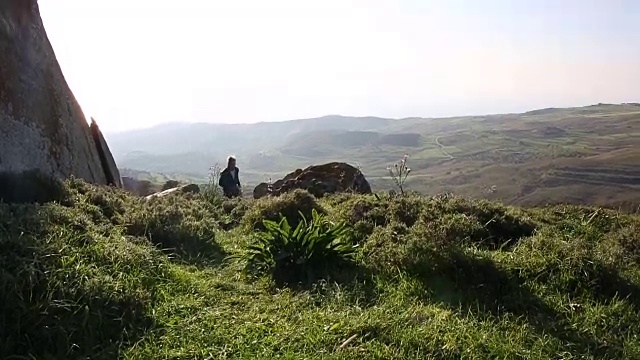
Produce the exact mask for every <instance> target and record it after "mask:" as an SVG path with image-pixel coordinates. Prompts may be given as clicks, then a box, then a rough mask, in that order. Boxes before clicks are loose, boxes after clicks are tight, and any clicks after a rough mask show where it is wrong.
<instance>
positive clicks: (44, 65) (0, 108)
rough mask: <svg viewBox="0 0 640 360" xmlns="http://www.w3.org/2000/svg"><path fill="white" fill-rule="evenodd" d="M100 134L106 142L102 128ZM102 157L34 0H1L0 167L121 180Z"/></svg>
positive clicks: (98, 180)
mask: <svg viewBox="0 0 640 360" xmlns="http://www.w3.org/2000/svg"><path fill="white" fill-rule="evenodd" d="M96 130H97V127H96ZM98 132H99V130H98ZM99 138H100V140H101V141H99V143H101V146H103V147H106V142H105V143H104V144H102V141H103V139H102V134H99ZM106 150H107V153H109V152H108V147H107V149H106ZM108 157H110V153H109V155H108ZM103 163H107V164H110V163H111V161H106V162H105V161H101V158H100V152H99V151H98V147H97V146H96V141H95V140H94V137H92V134H91V131H90V129H89V124H88V123H87V121H86V118H85V116H84V114H83V112H82V109H81V108H80V106H79V104H78V102H77V101H76V99H75V97H74V96H73V93H72V92H71V90H70V89H69V86H68V85H67V82H66V81H65V79H64V76H63V74H62V70H61V69H60V65H59V64H58V61H57V59H56V57H55V54H54V51H53V48H52V47H51V43H50V42H49V39H48V37H47V34H46V32H45V29H44V26H43V24H42V19H41V18H40V11H39V8H38V4H37V1H36V0H1V1H0V172H6V173H22V172H25V171H32V170H38V171H40V172H42V173H43V174H45V175H51V176H54V177H57V178H66V177H69V176H70V175H74V176H76V177H79V178H82V179H85V180H87V181H89V182H92V183H98V184H109V183H111V184H113V185H116V186H121V181H120V175H119V173H118V170H117V168H116V167H115V164H114V165H113V166H112V167H111V166H109V168H111V169H108V168H105V166H103ZM114 169H115V170H114ZM109 174H111V175H109ZM109 177H111V179H109ZM115 179H117V181H116V180H115ZM5 190H6V189H5Z"/></svg>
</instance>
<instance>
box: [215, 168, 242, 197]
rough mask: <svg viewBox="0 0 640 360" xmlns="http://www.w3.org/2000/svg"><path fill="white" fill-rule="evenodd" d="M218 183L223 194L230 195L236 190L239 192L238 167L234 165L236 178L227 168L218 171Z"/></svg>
mask: <svg viewBox="0 0 640 360" xmlns="http://www.w3.org/2000/svg"><path fill="white" fill-rule="evenodd" d="M218 185H220V187H221V188H222V190H223V191H224V193H225V195H231V194H234V193H236V192H238V193H239V192H240V169H238V167H236V178H235V179H234V178H233V175H231V172H230V171H229V168H225V169H224V170H222V172H221V173H220V179H219V180H218Z"/></svg>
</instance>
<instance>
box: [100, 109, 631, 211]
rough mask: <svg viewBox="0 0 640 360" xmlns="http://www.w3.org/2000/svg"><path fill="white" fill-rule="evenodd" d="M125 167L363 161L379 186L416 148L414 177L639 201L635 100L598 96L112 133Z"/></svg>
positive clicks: (458, 188) (512, 199)
mask: <svg viewBox="0 0 640 360" xmlns="http://www.w3.org/2000/svg"><path fill="white" fill-rule="evenodd" d="M109 142H110V145H111V147H112V148H113V152H114V154H115V156H116V158H117V161H118V165H119V166H120V167H121V168H130V169H135V170H142V171H151V172H158V173H180V174H183V175H185V176H187V177H190V178H192V179H196V180H199V181H205V179H206V175H207V170H208V168H209V166H210V165H213V164H214V163H216V162H218V163H223V162H224V159H225V158H226V156H227V155H228V154H236V155H237V156H238V158H239V166H240V168H241V169H242V173H243V177H244V182H245V183H246V184H247V185H249V186H252V185H256V184H257V183H259V182H263V181H266V180H267V179H269V178H272V179H277V178H280V177H282V176H283V175H284V174H286V173H288V172H291V171H293V170H295V169H296V168H303V167H306V166H309V165H312V164H318V163H322V162H330V161H346V162H349V163H352V164H354V165H356V164H359V165H360V166H361V168H362V170H363V172H364V173H365V175H366V176H367V178H368V179H369V180H370V182H371V183H372V185H373V186H374V188H376V189H378V190H382V189H388V188H389V187H390V186H391V182H390V181H389V179H388V177H387V174H386V167H387V166H389V165H392V164H393V163H394V162H396V161H397V160H398V159H399V158H401V157H402V156H403V155H404V154H409V155H410V158H411V160H410V162H411V167H412V170H413V176H412V178H411V179H410V180H409V182H408V186H409V187H410V188H411V189H413V190H417V191H420V192H422V193H425V194H437V193H440V192H444V191H448V192H453V193H455V194H458V195H470V196H475V197H486V198H490V199H496V200H500V201H504V202H507V203H511V204H519V205H536V204H545V203H555V202H569V203H579V204H597V205H614V206H615V205H619V204H622V203H624V202H627V203H630V204H636V206H637V204H640V173H638V170H637V169H638V168H640V106H639V105H637V104H621V105H608V104H599V105H593V106H586V107H581V108H567V109H542V110H534V111H530V112H527V113H523V114H505V115H488V116H474V117H457V118H445V119H422V118H409V119H402V120H392V119H380V118H351V117H339V116H329V117H324V118H318V119H307V120H296V121H287V122H279V123H278V122H276V123H260V124H250V125H247V124H245V125H215V124H193V125H175V126H172V127H169V126H159V127H156V128H154V129H149V130H141V131H137V132H132V133H126V134H120V135H116V134H113V135H110V137H109Z"/></svg>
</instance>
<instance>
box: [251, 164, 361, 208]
mask: <svg viewBox="0 0 640 360" xmlns="http://www.w3.org/2000/svg"><path fill="white" fill-rule="evenodd" d="M294 189H304V190H307V191H309V192H310V193H311V194H312V195H314V196H316V197H322V196H324V195H326V194H333V193H339V192H355V193H360V194H370V193H371V186H370V185H369V182H368V181H367V179H365V177H364V175H363V174H362V172H361V171H360V170H358V169H357V168H355V167H353V166H351V165H349V164H346V163H342V162H332V163H328V164H323V165H314V166H309V167H308V168H306V169H304V170H302V169H297V170H296V171H294V172H292V173H290V174H288V175H287V176H285V177H284V178H282V179H280V180H278V181H276V182H275V183H273V184H268V183H262V184H259V185H258V186H256V187H255V189H254V190H253V197H254V198H255V199H259V198H261V197H264V196H268V195H274V196H277V195H280V194H282V193H285V192H289V191H291V190H294Z"/></svg>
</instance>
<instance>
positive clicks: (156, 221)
mask: <svg viewBox="0 0 640 360" xmlns="http://www.w3.org/2000/svg"><path fill="white" fill-rule="evenodd" d="M215 215H216V214H215V212H214V209H213V207H212V206H211V205H210V204H208V203H206V202H204V201H201V200H200V199H199V198H198V197H197V196H192V197H188V196H185V195H180V194H175V195H174V194H171V195H167V196H163V197H160V198H153V199H150V200H148V201H146V202H141V203H139V204H137V206H135V207H132V208H130V210H129V211H128V212H127V213H126V215H125V216H124V218H123V220H122V221H123V224H124V226H125V228H126V232H127V234H129V235H132V236H142V237H146V238H147V239H149V240H150V241H151V242H152V243H154V244H156V245H158V246H160V247H161V248H162V249H163V250H165V251H170V252H172V253H174V254H175V255H179V256H181V257H183V258H184V259H185V260H188V259H194V258H203V257H208V258H213V259H217V258H218V257H219V256H221V255H222V249H221V248H220V247H219V246H218V245H217V244H216V242H215V232H216V228H217V226H218V223H217V220H216V216H215Z"/></svg>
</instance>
